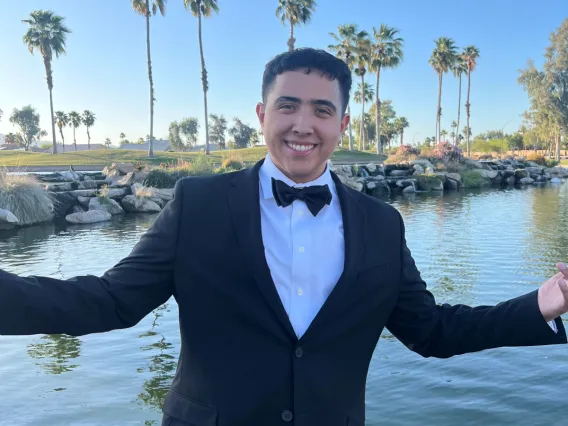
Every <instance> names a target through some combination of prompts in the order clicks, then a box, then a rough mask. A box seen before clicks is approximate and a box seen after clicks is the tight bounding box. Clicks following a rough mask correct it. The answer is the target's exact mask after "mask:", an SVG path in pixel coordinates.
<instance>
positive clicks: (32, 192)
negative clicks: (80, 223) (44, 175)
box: [0, 170, 54, 225]
mask: <svg viewBox="0 0 568 426" xmlns="http://www.w3.org/2000/svg"><path fill="white" fill-rule="evenodd" d="M0 209H6V210H9V211H11V212H12V213H14V215H15V216H16V217H17V218H18V219H19V220H20V223H19V224H20V225H33V224H34V223H41V222H47V221H49V220H52V219H53V210H54V208H53V200H52V198H51V197H50V196H49V194H48V193H47V191H45V190H44V189H43V188H42V186H41V184H40V183H39V182H38V181H37V180H35V179H34V178H32V177H31V176H26V175H9V174H8V172H7V171H6V170H0Z"/></svg>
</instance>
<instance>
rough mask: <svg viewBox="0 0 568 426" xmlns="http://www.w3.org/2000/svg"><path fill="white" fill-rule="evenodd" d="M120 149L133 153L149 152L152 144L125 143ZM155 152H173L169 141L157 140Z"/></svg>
mask: <svg viewBox="0 0 568 426" xmlns="http://www.w3.org/2000/svg"><path fill="white" fill-rule="evenodd" d="M120 149H128V150H131V151H148V150H149V149H150V143H149V142H146V143H125V144H123V145H120ZM154 151H155V152H166V151H173V149H171V147H170V141H169V140H163V139H161V140H155V141H154Z"/></svg>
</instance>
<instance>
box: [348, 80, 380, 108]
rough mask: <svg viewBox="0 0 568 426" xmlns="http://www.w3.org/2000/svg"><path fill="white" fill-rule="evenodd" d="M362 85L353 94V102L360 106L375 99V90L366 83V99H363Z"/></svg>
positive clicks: (359, 84)
mask: <svg viewBox="0 0 568 426" xmlns="http://www.w3.org/2000/svg"><path fill="white" fill-rule="evenodd" d="M361 92H362V90H361V83H358V84H357V90H355V93H354V94H353V100H354V101H355V102H357V103H358V104H360V103H363V101H368V102H371V101H372V100H373V99H374V97H375V90H374V89H373V87H372V86H371V85H370V84H369V83H365V90H364V93H365V99H363V98H362V93H361Z"/></svg>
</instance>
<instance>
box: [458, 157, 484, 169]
mask: <svg viewBox="0 0 568 426" xmlns="http://www.w3.org/2000/svg"><path fill="white" fill-rule="evenodd" d="M463 162H464V163H465V165H466V166H468V167H469V168H470V169H483V164H481V163H480V162H479V161H476V160H472V159H470V158H466V159H464V160H463Z"/></svg>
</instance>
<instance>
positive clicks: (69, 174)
mask: <svg viewBox="0 0 568 426" xmlns="http://www.w3.org/2000/svg"><path fill="white" fill-rule="evenodd" d="M59 174H60V175H61V176H63V177H64V178H65V179H69V180H71V181H77V182H79V181H80V180H81V176H79V174H78V173H77V172H76V171H74V170H67V171H65V172H59Z"/></svg>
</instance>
